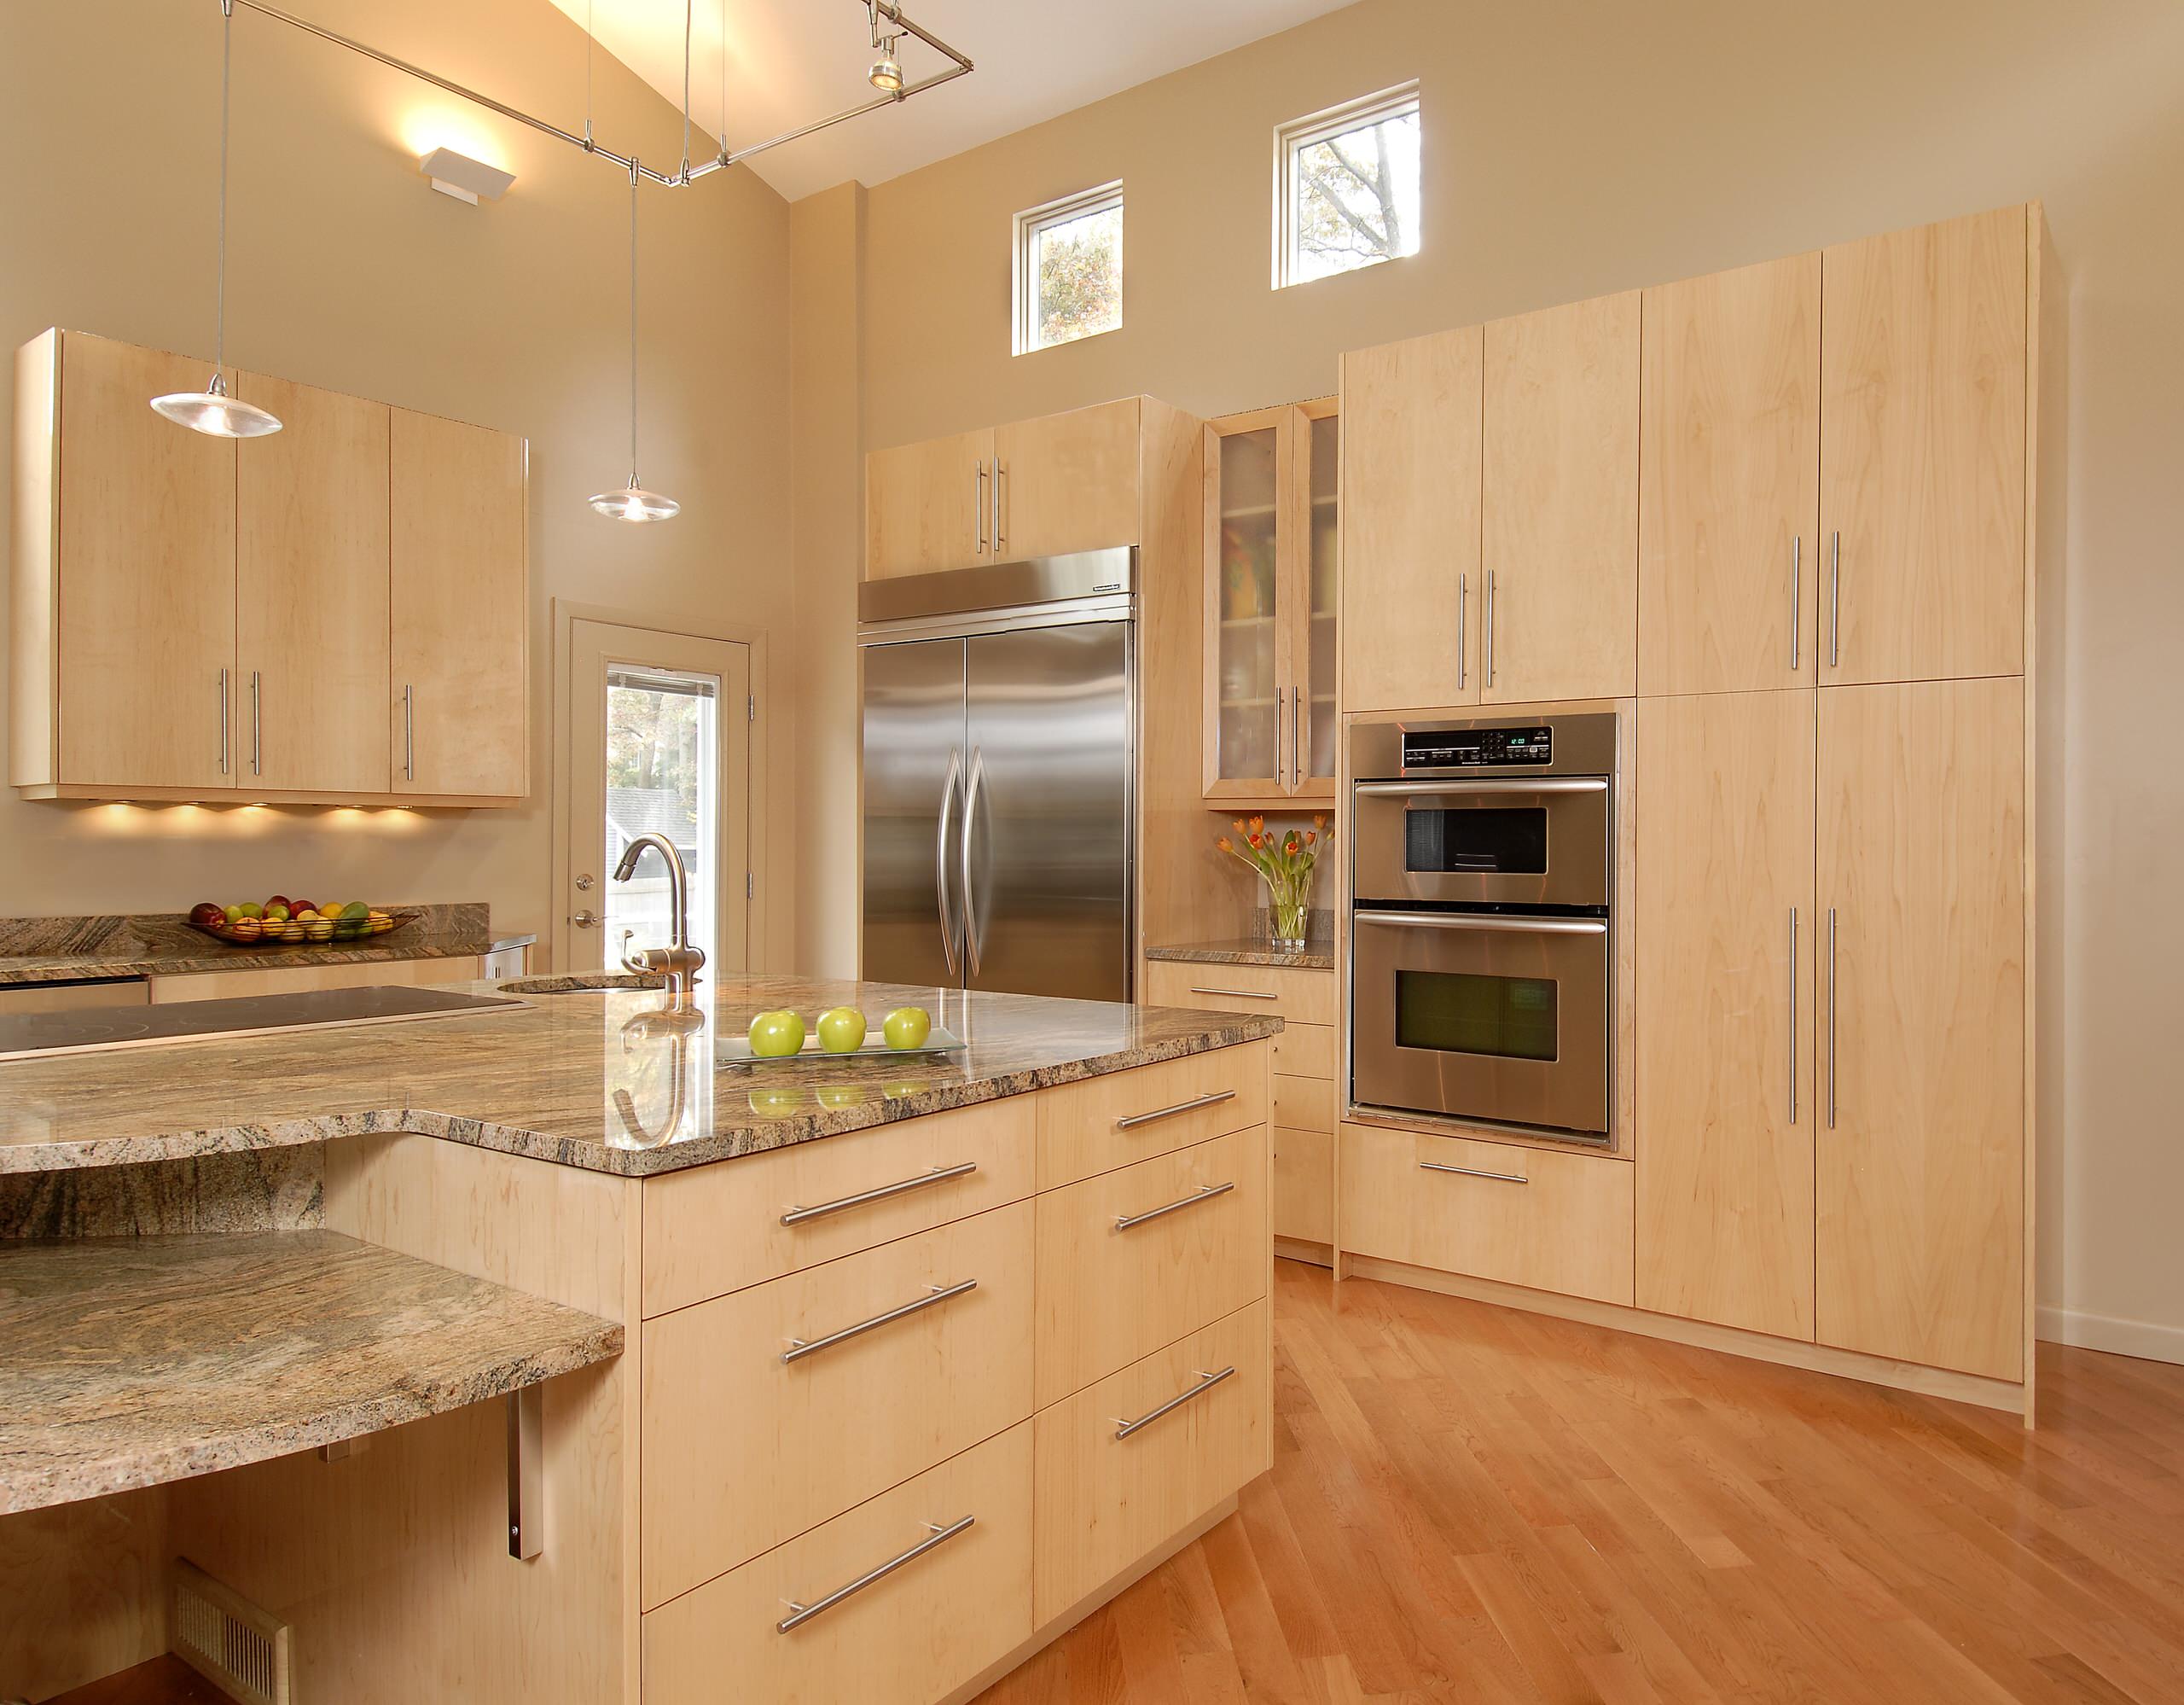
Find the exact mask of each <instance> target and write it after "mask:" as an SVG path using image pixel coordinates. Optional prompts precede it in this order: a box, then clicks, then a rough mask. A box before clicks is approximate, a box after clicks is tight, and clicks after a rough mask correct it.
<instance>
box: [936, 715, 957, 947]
mask: <svg viewBox="0 0 2184 1705" xmlns="http://www.w3.org/2000/svg"><path fill="white" fill-rule="evenodd" d="M962 779H963V749H962V748H961V747H960V746H951V747H950V748H948V778H947V779H946V780H945V781H944V782H943V783H941V784H940V817H939V820H938V822H937V823H934V825H933V830H932V887H933V896H934V905H935V907H936V909H937V910H938V911H939V913H940V951H941V953H942V955H943V957H944V958H945V959H946V960H947V963H948V975H950V977H951V978H952V977H958V976H961V975H962V970H961V967H960V966H959V965H958V964H957V963H956V915H955V913H954V911H952V910H951V909H950V906H949V904H948V814H949V812H950V808H951V807H952V806H953V805H954V804H955V800H956V787H957V784H958V783H961V780H962Z"/></svg>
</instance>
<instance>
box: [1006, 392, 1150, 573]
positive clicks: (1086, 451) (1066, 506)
mask: <svg viewBox="0 0 2184 1705" xmlns="http://www.w3.org/2000/svg"><path fill="white" fill-rule="evenodd" d="M1137 439H1138V400H1137V399H1136V398H1135V397H1125V398H1124V399H1122V400H1121V401H1119V402H1114V403H1101V404H1098V405H1097V406H1095V407H1093V408H1089V409H1072V410H1069V411H1068V412H1067V413H1066V414H1060V415H1043V416H1040V417H1039V418H1038V419H1037V420H1029V421H1017V422H1013V423H1012V424H1010V425H1008V426H1003V427H996V428H994V432H993V480H994V485H993V498H992V510H993V515H992V546H991V550H990V556H991V558H992V560H993V561H995V562H1020V561H1022V560H1023V559H1025V558H1026V557H1031V556H1066V555H1067V554H1068V553H1069V552H1071V551H1073V550H1107V549H1108V548H1110V547H1112V546H1114V545H1118V544H1136V543H1137V542H1138V538H1137V533H1138V501H1137V500H1138V468H1137Z"/></svg>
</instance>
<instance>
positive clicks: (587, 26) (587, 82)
mask: <svg viewBox="0 0 2184 1705" xmlns="http://www.w3.org/2000/svg"><path fill="white" fill-rule="evenodd" d="M598 39H599V38H597V37H596V36H595V35H593V34H592V32H591V0H584V152H585V153H586V154H590V152H591V151H592V149H593V148H594V147H595V146H596V144H595V143H593V141H592V139H591V58H592V52H591V50H592V47H593V44H595V43H596V42H597V40H598Z"/></svg>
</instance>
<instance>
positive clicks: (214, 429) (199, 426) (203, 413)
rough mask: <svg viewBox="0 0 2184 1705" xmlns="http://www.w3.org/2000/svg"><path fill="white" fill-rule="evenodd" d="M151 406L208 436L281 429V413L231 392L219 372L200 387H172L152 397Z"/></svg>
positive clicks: (257, 433) (253, 435)
mask: <svg viewBox="0 0 2184 1705" xmlns="http://www.w3.org/2000/svg"><path fill="white" fill-rule="evenodd" d="M152 406H153V408H154V409H155V410H158V411H159V412H160V414H161V415H162V416H165V417H166V418H167V419H168V420H171V421H172V422H174V423H175V424H176V425H177V426H185V427H188V428H189V429H190V431H192V432H201V433H203V434H205V435H206V437H207V438H264V436H265V435H266V434H268V433H274V432H278V431H280V430H281V422H280V418H279V416H276V415H270V414H268V413H267V412H266V411H265V410H263V409H261V408H259V407H258V404H255V403H246V402H244V401H243V400H242V399H241V398H240V397H230V396H229V394H228V384H227V381H226V380H225V379H224V378H223V377H222V376H221V375H219V374H218V373H215V374H214V375H212V383H211V384H210V385H208V386H206V387H205V388H204V389H203V390H201V391H171V392H170V393H167V394H166V396H164V397H154V398H153V399H152Z"/></svg>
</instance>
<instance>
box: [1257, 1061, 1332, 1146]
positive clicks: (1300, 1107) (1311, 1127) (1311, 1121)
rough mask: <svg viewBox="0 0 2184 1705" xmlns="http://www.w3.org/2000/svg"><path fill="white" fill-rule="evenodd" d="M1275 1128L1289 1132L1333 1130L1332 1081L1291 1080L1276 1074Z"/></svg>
mask: <svg viewBox="0 0 2184 1705" xmlns="http://www.w3.org/2000/svg"><path fill="white" fill-rule="evenodd" d="M1270 1116H1271V1117H1272V1119H1273V1120H1274V1122H1275V1124H1276V1125H1286V1126H1288V1127H1289V1128H1290V1129H1291V1130H1292V1131H1327V1132H1332V1131H1333V1129H1334V1080H1333V1079H1331V1078H1292V1077H1284V1076H1282V1075H1281V1074H1278V1073H1277V1074H1275V1079H1274V1111H1273V1114H1271V1115H1270Z"/></svg>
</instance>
